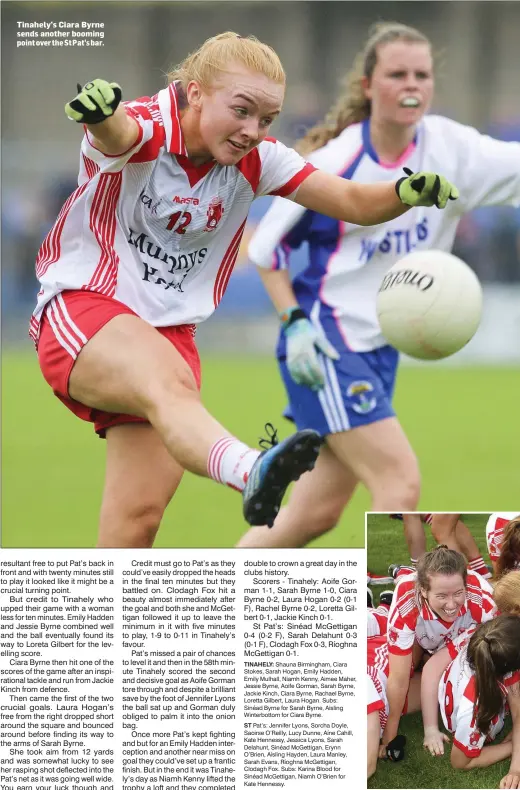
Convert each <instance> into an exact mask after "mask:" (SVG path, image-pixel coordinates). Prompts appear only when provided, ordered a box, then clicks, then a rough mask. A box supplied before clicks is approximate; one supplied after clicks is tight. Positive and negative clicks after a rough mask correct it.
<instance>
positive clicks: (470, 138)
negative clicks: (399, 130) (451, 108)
mask: <svg viewBox="0 0 520 790" xmlns="http://www.w3.org/2000/svg"><path fill="white" fill-rule="evenodd" d="M422 123H423V125H424V128H425V130H426V132H427V134H428V136H429V138H430V140H431V141H432V143H436V144H437V145H443V144H444V145H446V146H447V147H448V148H451V149H452V148H453V147H454V146H456V145H460V146H468V145H471V144H472V143H473V142H475V141H476V140H478V138H479V137H481V133H480V132H479V131H478V129H475V128H474V127H473V126H468V125H467V124H464V123H460V121H455V120H454V119H453V118H447V117H446V116H445V115H426V116H425V117H424V118H423V121H422Z"/></svg>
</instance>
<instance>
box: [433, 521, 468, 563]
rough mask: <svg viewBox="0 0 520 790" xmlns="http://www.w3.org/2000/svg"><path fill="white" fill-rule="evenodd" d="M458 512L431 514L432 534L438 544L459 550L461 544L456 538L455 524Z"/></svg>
mask: <svg viewBox="0 0 520 790" xmlns="http://www.w3.org/2000/svg"><path fill="white" fill-rule="evenodd" d="M459 517H460V513H434V514H433V516H432V535H433V537H434V538H435V540H436V541H437V543H439V544H445V545H446V546H447V547H448V548H449V549H454V550H455V551H460V552H461V553H462V546H461V545H460V543H459V541H458V539H457V524H458V522H459Z"/></svg>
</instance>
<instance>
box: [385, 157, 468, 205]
mask: <svg viewBox="0 0 520 790" xmlns="http://www.w3.org/2000/svg"><path fill="white" fill-rule="evenodd" d="M403 170H404V172H405V173H406V176H404V177H403V178H400V179H399V181H397V182H396V185H395V191H396V192H397V195H398V197H399V199H400V200H401V201H402V202H403V203H404V204H405V205H407V206H437V208H446V204H447V203H448V200H457V198H458V196H459V190H458V189H457V187H456V186H454V185H453V184H450V182H449V181H448V180H447V179H446V178H444V176H439V175H437V174H436V173H412V171H411V170H410V169H409V168H408V167H404V168H403Z"/></svg>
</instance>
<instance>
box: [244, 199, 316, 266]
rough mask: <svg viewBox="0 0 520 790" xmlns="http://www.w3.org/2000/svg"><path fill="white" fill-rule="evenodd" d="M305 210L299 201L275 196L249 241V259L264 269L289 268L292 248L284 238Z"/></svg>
mask: <svg viewBox="0 0 520 790" xmlns="http://www.w3.org/2000/svg"><path fill="white" fill-rule="evenodd" d="M305 211H306V209H305V207H304V206H300V205H299V204H298V203H293V202H292V201H291V200H284V199H283V198H275V200H274V201H273V202H272V204H271V206H270V207H269V210H268V212H267V214H265V215H264V216H263V217H262V219H261V220H260V223H259V225H258V227H257V229H256V231H255V233H254V234H253V236H252V238H251V241H250V242H249V247H248V256H249V260H250V261H251V262H252V263H254V264H255V265H256V266H260V267H261V268H262V269H287V268H288V267H289V256H290V251H291V248H290V247H289V245H288V244H284V243H283V239H284V237H285V236H286V235H287V234H288V233H289V232H290V231H291V230H292V228H294V226H295V225H296V224H297V223H298V222H299V221H300V220H301V218H302V217H303V215H304V214H305Z"/></svg>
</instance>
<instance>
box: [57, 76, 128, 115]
mask: <svg viewBox="0 0 520 790" xmlns="http://www.w3.org/2000/svg"><path fill="white" fill-rule="evenodd" d="M121 96H122V91H121V88H120V86H119V85H118V84H117V82H107V81H106V80H99V79H97V80H92V82H87V83H86V85H84V86H83V88H82V87H81V85H80V84H79V83H78V95H77V96H76V97H75V98H74V99H72V101H71V102H68V103H67V104H66V105H65V113H66V115H67V116H68V117H69V118H70V119H71V121H76V122H77V123H88V124H94V123H101V121H105V120H106V119H107V118H109V117H110V116H111V115H113V114H114V113H115V111H116V109H117V107H118V106H119V102H120V101H121Z"/></svg>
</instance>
